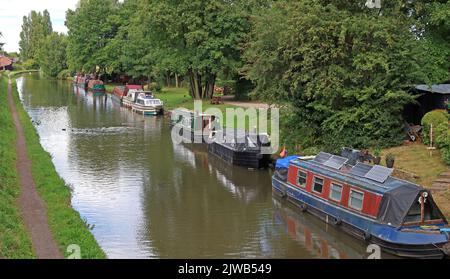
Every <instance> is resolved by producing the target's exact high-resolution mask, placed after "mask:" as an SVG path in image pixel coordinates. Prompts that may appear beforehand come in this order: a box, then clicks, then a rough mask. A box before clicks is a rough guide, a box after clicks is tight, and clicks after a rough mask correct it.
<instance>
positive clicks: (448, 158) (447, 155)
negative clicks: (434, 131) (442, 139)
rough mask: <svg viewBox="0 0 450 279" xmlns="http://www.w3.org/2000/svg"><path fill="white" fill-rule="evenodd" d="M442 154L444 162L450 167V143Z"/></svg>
mask: <svg viewBox="0 0 450 279" xmlns="http://www.w3.org/2000/svg"><path fill="white" fill-rule="evenodd" d="M441 153H442V159H443V160H444V162H445V163H446V164H447V165H450V143H449V145H448V146H447V147H445V148H443V149H442V150H441Z"/></svg>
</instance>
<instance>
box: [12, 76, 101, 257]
mask: <svg viewBox="0 0 450 279" xmlns="http://www.w3.org/2000/svg"><path fill="white" fill-rule="evenodd" d="M13 90H14V92H13V93H14V94H13V95H14V101H15V103H16V106H17V111H18V113H19V118H20V121H21V123H22V126H23V129H24V133H25V138H26V142H27V151H28V157H29V158H30V160H31V161H32V172H33V178H34V180H35V183H36V186H37V190H38V192H39V194H40V196H41V197H42V199H43V200H44V202H45V203H46V206H47V215H48V221H49V226H50V229H51V231H52V232H53V236H54V238H55V241H56V242H57V244H58V246H59V248H60V250H61V253H62V254H63V255H65V257H67V256H69V255H70V253H68V252H67V251H66V249H67V247H68V246H69V245H71V244H76V245H79V246H80V248H81V256H82V258H85V259H92V258H105V254H104V252H103V251H102V249H101V248H100V246H99V245H98V243H97V242H96V240H95V239H94V237H93V235H92V234H91V232H90V231H89V229H88V226H87V224H85V222H84V221H83V220H82V219H81V217H80V215H79V214H78V212H76V211H75V210H74V209H73V208H72V207H71V201H70V198H71V193H70V188H69V186H68V185H66V184H65V182H64V181H63V180H62V179H61V178H60V177H59V175H58V173H57V172H56V170H55V168H54V165H53V163H52V160H51V156H50V155H49V154H48V153H47V152H46V151H45V150H44V149H43V148H42V146H41V144H40V141H39V136H38V134H37V133H36V130H35V128H34V126H33V125H32V123H31V121H30V119H29V117H28V114H27V113H26V112H25V110H24V108H23V107H22V105H21V103H20V100H19V96H18V94H17V89H16V84H15V82H14V84H13Z"/></svg>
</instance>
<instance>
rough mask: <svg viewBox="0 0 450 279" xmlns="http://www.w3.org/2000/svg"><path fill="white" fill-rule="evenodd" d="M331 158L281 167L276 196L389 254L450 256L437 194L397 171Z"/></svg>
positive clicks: (278, 167) (289, 162)
mask: <svg viewBox="0 0 450 279" xmlns="http://www.w3.org/2000/svg"><path fill="white" fill-rule="evenodd" d="M348 162H349V159H347V158H345V157H341V156H336V155H332V154H328V153H324V152H322V153H320V154H319V155H317V156H314V157H298V156H293V157H288V158H285V159H281V160H278V161H277V165H276V172H275V175H274V176H273V178H272V186H273V191H274V193H275V194H277V195H279V196H281V197H283V198H286V199H287V200H288V201H290V202H292V203H293V204H295V205H297V206H298V207H299V208H300V209H301V210H302V211H307V212H309V213H311V214H313V215H315V216H317V217H319V218H320V219H322V220H323V221H325V222H326V223H328V224H331V225H334V226H336V227H338V228H341V229H342V230H343V231H344V232H346V233H348V234H350V235H352V236H353V237H356V238H359V239H361V240H363V241H366V242H368V243H372V244H376V245H378V246H379V247H381V249H382V250H383V251H385V252H387V253H391V254H394V255H397V256H400V257H410V258H443V257H445V256H450V242H449V241H450V236H449V232H450V227H449V225H448V223H447V220H446V219H445V217H444V215H443V214H442V212H441V211H440V210H439V208H438V207H437V205H436V203H435V202H434V200H433V197H432V195H431V193H430V192H429V191H428V190H426V189H424V188H423V187H420V186H418V185H416V184H413V183H411V182H408V181H405V180H401V179H398V178H394V177H392V176H391V174H392V171H393V170H392V169H388V168H385V167H382V166H372V165H367V164H363V163H355V165H352V164H349V163H348Z"/></svg>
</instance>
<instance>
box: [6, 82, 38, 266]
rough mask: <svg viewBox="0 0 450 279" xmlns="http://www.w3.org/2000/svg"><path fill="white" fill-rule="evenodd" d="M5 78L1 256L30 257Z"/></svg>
mask: <svg viewBox="0 0 450 279" xmlns="http://www.w3.org/2000/svg"><path fill="white" fill-rule="evenodd" d="M7 86H8V85H7V79H6V78H4V77H1V74H0V141H1V143H2V144H1V145H0V232H1V233H0V258H6V259H19V258H27V259H29V258H33V257H34V255H33V248H32V245H31V240H30V239H29V237H28V234H27V232H26V229H25V226H24V224H23V220H22V218H21V215H20V210H19V207H18V202H17V199H18V197H19V195H20V184H19V181H18V178H17V171H16V152H15V150H16V149H15V139H16V131H15V128H14V125H13V121H12V117H11V113H10V111H9V109H8V102H7V94H6V92H7Z"/></svg>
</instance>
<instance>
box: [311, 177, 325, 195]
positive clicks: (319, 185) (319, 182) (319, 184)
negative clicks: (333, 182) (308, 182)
mask: <svg viewBox="0 0 450 279" xmlns="http://www.w3.org/2000/svg"><path fill="white" fill-rule="evenodd" d="M313 191H314V192H316V193H319V194H322V192H323V179H322V178H318V177H314V187H313Z"/></svg>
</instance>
